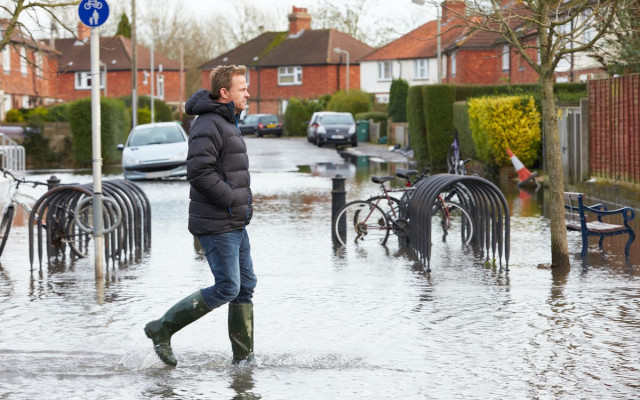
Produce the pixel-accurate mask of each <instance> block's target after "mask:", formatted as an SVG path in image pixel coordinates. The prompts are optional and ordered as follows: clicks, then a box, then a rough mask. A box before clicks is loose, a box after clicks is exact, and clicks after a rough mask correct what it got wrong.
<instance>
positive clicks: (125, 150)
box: [118, 122, 189, 180]
mask: <svg viewBox="0 0 640 400" xmlns="http://www.w3.org/2000/svg"><path fill="white" fill-rule="evenodd" d="M188 147H189V146H188V142H187V134H186V133H185V132H184V130H183V129H182V127H181V126H180V125H179V124H178V123H177V122H157V123H153V124H143V125H138V126H136V127H135V128H133V129H132V130H131V133H129V138H128V139H127V143H126V145H122V144H119V145H118V149H119V150H122V169H123V171H124V177H125V179H129V180H147V179H161V178H173V177H180V176H187V149H188Z"/></svg>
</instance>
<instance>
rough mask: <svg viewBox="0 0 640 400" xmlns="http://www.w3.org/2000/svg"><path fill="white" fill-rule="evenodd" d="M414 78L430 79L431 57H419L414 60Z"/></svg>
mask: <svg viewBox="0 0 640 400" xmlns="http://www.w3.org/2000/svg"><path fill="white" fill-rule="evenodd" d="M413 65H414V79H429V59H428V58H418V59H417V60H415V61H414V63H413Z"/></svg>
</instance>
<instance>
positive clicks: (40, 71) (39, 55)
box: [33, 51, 44, 78]
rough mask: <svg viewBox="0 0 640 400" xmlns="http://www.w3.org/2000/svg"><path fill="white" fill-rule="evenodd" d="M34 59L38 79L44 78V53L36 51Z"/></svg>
mask: <svg viewBox="0 0 640 400" xmlns="http://www.w3.org/2000/svg"><path fill="white" fill-rule="evenodd" d="M33 57H34V59H35V64H36V76H37V77H38V78H42V76H43V71H44V70H43V68H44V65H43V62H42V53H41V52H39V51H36V52H35V53H33Z"/></svg>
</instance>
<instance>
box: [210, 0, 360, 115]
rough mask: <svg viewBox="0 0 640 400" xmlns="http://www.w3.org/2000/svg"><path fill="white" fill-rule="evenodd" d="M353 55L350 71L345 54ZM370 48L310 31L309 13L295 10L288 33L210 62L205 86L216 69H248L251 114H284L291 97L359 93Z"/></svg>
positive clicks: (251, 43)
mask: <svg viewBox="0 0 640 400" xmlns="http://www.w3.org/2000/svg"><path fill="white" fill-rule="evenodd" d="M336 48H339V49H341V50H345V51H347V52H348V53H349V67H348V68H347V65H346V62H347V60H346V54H344V53H341V52H337V51H335V50H334V49H336ZM371 50H373V49H372V48H371V47H370V46H368V45H366V44H365V43H362V42H360V41H359V40H356V39H354V38H352V37H351V36H349V35H347V34H345V33H342V32H339V31H336V30H335V29H321V30H312V29H311V16H310V15H309V14H308V13H307V9H306V8H297V7H293V11H292V13H291V14H289V31H288V32H265V33H263V34H261V35H259V36H258V37H256V38H254V39H252V40H250V41H248V42H246V43H244V44H242V45H240V46H238V47H236V48H235V49H233V50H231V51H229V52H227V53H224V54H222V55H220V56H218V57H216V58H214V59H213V60H210V61H208V62H206V63H204V64H203V65H201V66H200V67H199V68H200V69H201V70H202V86H203V87H204V88H209V87H210V83H209V75H210V73H211V70H212V69H213V68H215V67H216V66H218V65H231V64H235V65H246V66H247V68H248V70H249V71H248V77H247V81H248V83H249V94H250V95H251V97H250V98H249V110H250V113H271V114H282V113H284V111H285V110H286V107H287V104H288V101H289V99H290V98H291V97H297V98H300V99H316V98H318V97H320V96H322V95H325V94H332V93H334V92H336V91H337V90H340V89H346V84H347V79H346V78H347V70H348V72H349V79H348V82H349V88H350V89H360V60H361V59H362V57H364V56H365V55H366V54H368V53H370V52H371Z"/></svg>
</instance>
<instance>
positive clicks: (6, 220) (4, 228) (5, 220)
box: [0, 205, 16, 256]
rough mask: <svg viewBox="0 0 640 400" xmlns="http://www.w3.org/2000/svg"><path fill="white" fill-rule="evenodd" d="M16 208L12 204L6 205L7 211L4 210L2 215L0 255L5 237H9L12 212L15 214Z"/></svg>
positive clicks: (5, 240) (5, 241)
mask: <svg viewBox="0 0 640 400" xmlns="http://www.w3.org/2000/svg"><path fill="white" fill-rule="evenodd" d="M15 212H16V210H15V208H14V207H13V205H11V206H9V207H7V211H5V212H4V215H3V216H2V223H1V224H0V235H2V236H0V256H1V255H2V252H3V251H4V245H5V244H6V243H7V239H9V231H11V224H13V214H15Z"/></svg>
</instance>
